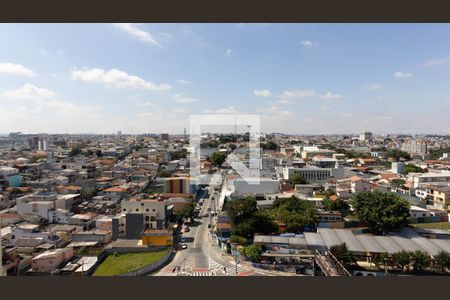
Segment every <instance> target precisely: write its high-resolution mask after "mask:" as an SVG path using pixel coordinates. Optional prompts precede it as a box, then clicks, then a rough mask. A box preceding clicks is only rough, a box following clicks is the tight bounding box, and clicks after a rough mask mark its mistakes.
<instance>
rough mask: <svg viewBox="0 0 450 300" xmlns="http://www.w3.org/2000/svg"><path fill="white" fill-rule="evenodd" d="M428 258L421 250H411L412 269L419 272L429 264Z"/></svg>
mask: <svg viewBox="0 0 450 300" xmlns="http://www.w3.org/2000/svg"><path fill="white" fill-rule="evenodd" d="M429 262H430V258H429V256H428V255H427V254H426V253H424V252H423V251H420V250H417V251H414V252H411V263H412V266H413V269H414V271H416V272H421V271H423V270H424V269H425V268H426V267H427V266H428V264H429Z"/></svg>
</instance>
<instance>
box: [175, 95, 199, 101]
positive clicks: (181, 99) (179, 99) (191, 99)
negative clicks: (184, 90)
mask: <svg viewBox="0 0 450 300" xmlns="http://www.w3.org/2000/svg"><path fill="white" fill-rule="evenodd" d="M173 98H174V99H175V101H176V102H178V103H192V102H196V101H198V99H195V98H188V97H184V96H182V95H180V94H176V95H174V96H173Z"/></svg>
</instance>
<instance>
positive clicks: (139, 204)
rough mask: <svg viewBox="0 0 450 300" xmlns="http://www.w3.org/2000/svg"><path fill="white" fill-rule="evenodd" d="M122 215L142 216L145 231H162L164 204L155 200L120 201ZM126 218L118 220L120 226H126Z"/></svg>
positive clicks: (164, 215) (164, 212) (164, 217)
mask: <svg viewBox="0 0 450 300" xmlns="http://www.w3.org/2000/svg"><path fill="white" fill-rule="evenodd" d="M121 208H122V214H132V213H134V214H142V215H143V218H144V227H145V229H162V228H163V227H164V221H165V219H166V204H165V203H164V201H158V200H155V199H136V198H133V199H130V200H128V201H122V203H121ZM125 223H126V218H125V217H124V218H120V224H121V225H123V226H126V224H125Z"/></svg>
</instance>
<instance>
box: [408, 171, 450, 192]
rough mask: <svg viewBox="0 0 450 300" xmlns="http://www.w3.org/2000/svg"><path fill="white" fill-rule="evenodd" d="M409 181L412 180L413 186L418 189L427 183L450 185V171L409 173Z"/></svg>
mask: <svg viewBox="0 0 450 300" xmlns="http://www.w3.org/2000/svg"><path fill="white" fill-rule="evenodd" d="M408 175H409V176H408V180H407V181H409V182H412V184H413V188H415V189H417V188H419V187H421V186H422V185H426V184H439V185H444V186H445V185H448V184H449V183H450V172H441V173H423V174H422V173H414V174H408Z"/></svg>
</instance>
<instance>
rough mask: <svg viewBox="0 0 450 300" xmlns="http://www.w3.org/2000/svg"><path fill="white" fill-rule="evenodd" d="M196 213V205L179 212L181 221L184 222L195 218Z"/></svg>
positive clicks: (185, 207)
mask: <svg viewBox="0 0 450 300" xmlns="http://www.w3.org/2000/svg"><path fill="white" fill-rule="evenodd" d="M194 211H195V203H189V204H188V205H186V206H184V207H183V208H182V209H180V210H179V211H178V212H177V215H178V218H179V220H180V221H182V220H186V219H188V218H191V219H192V218H194V216H195V213H194Z"/></svg>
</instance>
